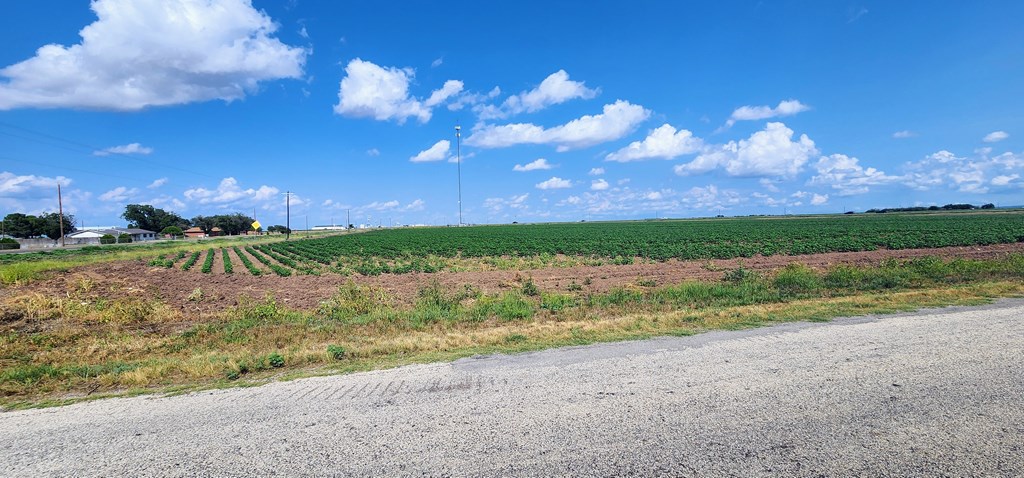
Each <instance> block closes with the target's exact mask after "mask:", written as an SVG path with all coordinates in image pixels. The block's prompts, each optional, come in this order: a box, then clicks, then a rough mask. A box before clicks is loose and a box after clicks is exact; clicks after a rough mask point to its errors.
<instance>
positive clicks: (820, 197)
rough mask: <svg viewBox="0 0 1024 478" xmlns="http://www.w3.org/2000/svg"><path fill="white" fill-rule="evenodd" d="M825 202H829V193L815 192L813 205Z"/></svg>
mask: <svg viewBox="0 0 1024 478" xmlns="http://www.w3.org/2000/svg"><path fill="white" fill-rule="evenodd" d="M824 204H828V194H815V195H814V196H813V197H811V205H812V206H821V205H824Z"/></svg>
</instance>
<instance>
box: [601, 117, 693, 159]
mask: <svg viewBox="0 0 1024 478" xmlns="http://www.w3.org/2000/svg"><path fill="white" fill-rule="evenodd" d="M703 146H704V141H702V140H701V139H700V138H697V137H695V136H694V135H693V133H692V132H690V131H688V130H685V129H682V130H678V131H676V129H675V127H673V126H672V125H670V124H667V123H666V124H663V125H661V126H659V127H658V128H657V129H655V130H654V131H651V134H649V135H648V136H647V138H645V139H644V140H643V141H634V142H632V143H630V144H629V146H626V147H625V148H622V149H620V150H618V151H616V152H614V153H611V154H609V155H608V156H605V160H606V161H619V162H623V163H624V162H627V161H640V160H644V159H651V158H657V159H673V158H676V157H679V156H682V155H684V154H693V153H696V152H698V151H700V149H701V147H703Z"/></svg>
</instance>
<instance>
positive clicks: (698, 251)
mask: <svg viewBox="0 0 1024 478" xmlns="http://www.w3.org/2000/svg"><path fill="white" fill-rule="evenodd" d="M1022 240H1024V214H1022V213H1016V212H1013V213H1007V212H997V213H987V214H917V215H913V214H890V215H837V216H818V217H798V218H767V217H756V218H735V219H733V218H730V219H704V220H697V219H694V220H677V221H643V222H605V223H567V224H536V225H505V226H476V227H463V228H456V227H433V228H406V229H395V230H380V231H372V232H368V233H363V234H352V235H345V236H334V237H327V238H322V239H314V240H307V241H292V242H279V243H275V244H270V245H266V246H263V247H264V248H266V249H268V250H272V251H276V252H279V253H282V254H284V253H287V254H290V255H292V256H298V257H303V258H306V259H308V260H310V261H313V262H318V263H321V264H330V263H332V262H336V261H338V260H341V259H342V258H379V259H385V260H392V259H403V258H410V257H420V258H422V257H427V256H431V255H433V256H440V257H489V256H520V257H531V256H537V255H540V254H552V255H555V254H564V255H569V256H586V257H604V258H609V259H613V258H616V257H643V258H648V259H654V260H667V259H673V258H677V259H714V258H717V259H729V258H734V257H751V256H754V255H764V256H770V255H778V254H784V255H799V254H812V253H822V252H848V251H870V250H875V249H918V248H930V247H948V246H971V245H984V244H1000V243H1013V242H1019V241H1022ZM413 269H415V267H414V268H413Z"/></svg>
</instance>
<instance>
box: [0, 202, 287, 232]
mask: <svg viewBox="0 0 1024 478" xmlns="http://www.w3.org/2000/svg"><path fill="white" fill-rule="evenodd" d="M60 217H61V215H60V214H58V213H55V212H54V213H45V214H41V215H39V216H33V215H31V214H22V213H18V212H16V213H11V214H8V215H7V216H5V217H4V219H3V222H2V223H0V232H2V233H3V234H5V235H8V236H12V237H16V238H19V239H28V238H33V237H47V238H50V239H57V238H59V237H60V236H61V226H60ZM121 217H122V218H124V220H126V221H128V227H130V228H138V229H146V230H148V231H153V232H159V233H161V234H171V235H181V234H182V233H183V231H184V230H185V229H188V228H190V227H199V228H200V229H202V230H203V232H205V233H207V234H210V233H212V232H213V228H215V227H217V228H220V230H221V231H223V233H224V234H227V235H237V234H243V233H245V232H246V231H251V230H252V223H253V221H254V219H253V218H251V217H249V216H247V215H245V214H242V213H237V212H236V213H234V214H218V215H214V216H196V217H193V218H192V219H185V218H183V217H181V216H180V215H178V214H177V213H175V212H173V211H165V210H163V209H160V208H157V207H153V206H151V205H148V204H129V205H127V206H125V208H124V213H122V214H121ZM75 221H76V219H75V216H73V215H71V214H65V215H64V235H68V234H71V233H72V232H75V231H77V230H78V229H77V228H76V227H75ZM257 231H263V228H262V227H261V228H259V229H257ZM267 231H269V232H281V233H285V232H290V231H288V228H286V227H284V226H280V225H274V226H270V227H268V228H267Z"/></svg>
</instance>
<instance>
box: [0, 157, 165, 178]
mask: <svg viewBox="0 0 1024 478" xmlns="http://www.w3.org/2000/svg"><path fill="white" fill-rule="evenodd" d="M0 159H4V160H7V161H14V162H16V163H25V164H34V165H36V166H45V167H47V168H54V169H66V170H68V171H75V172H79V173H85V174H93V175H96V176H103V177H107V178H117V179H124V180H127V181H146V180H145V179H140V178H129V177H127V176H118V175H116V174H109V173H101V172H98V171H89V170H86V169H81V168H74V167H70V166H57V165H54V164H48V163H40V162H39V161H29V160H26V159H18V158H12V157H10V156H0Z"/></svg>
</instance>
